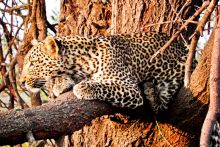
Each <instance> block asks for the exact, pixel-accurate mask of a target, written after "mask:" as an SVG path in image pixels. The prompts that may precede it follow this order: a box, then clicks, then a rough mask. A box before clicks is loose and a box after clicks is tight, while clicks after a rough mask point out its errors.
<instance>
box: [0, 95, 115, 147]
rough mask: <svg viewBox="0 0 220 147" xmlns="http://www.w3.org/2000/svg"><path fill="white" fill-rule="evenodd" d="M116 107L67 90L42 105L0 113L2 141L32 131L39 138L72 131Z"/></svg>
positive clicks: (16, 139)
mask: <svg viewBox="0 0 220 147" xmlns="http://www.w3.org/2000/svg"><path fill="white" fill-rule="evenodd" d="M117 110H119V109H116V108H113V107H112V106H110V105H108V104H107V103H104V102H100V101H82V100H81V101H80V100H77V99H75V97H74V96H73V94H71V93H65V94H63V95H62V96H60V97H59V98H58V99H56V100H55V101H53V102H49V103H47V104H45V105H42V106H39V107H35V108H32V109H24V110H19V111H10V112H7V113H3V114H0V128H1V129H0V145H5V144H18V143H22V142H25V141H27V139H26V134H27V133H28V132H29V131H32V133H33V135H34V137H35V139H36V140H39V139H45V138H56V137H59V136H61V135H63V134H71V133H72V132H74V131H77V130H79V129H81V128H82V127H83V126H85V125H88V124H90V123H91V121H92V120H93V119H94V118H96V117H100V116H102V115H105V114H113V113H114V112H116V111H117Z"/></svg>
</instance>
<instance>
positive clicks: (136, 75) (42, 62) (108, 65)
mask: <svg viewBox="0 0 220 147" xmlns="http://www.w3.org/2000/svg"><path fill="white" fill-rule="evenodd" d="M168 39H169V37H167V36H166V35H165V34H163V33H157V32H147V33H134V34H128V35H112V36H107V37H103V36H88V37H81V36H64V37H54V38H53V37H47V38H46V39H45V40H44V41H43V42H40V43H39V44H38V45H35V46H34V47H33V48H32V49H31V50H30V51H29V52H28V54H27V55H26V57H25V61H24V67H23V71H22V74H21V79H20V81H21V83H22V84H25V85H26V88H27V89H29V90H31V91H34V92H37V91H38V90H39V88H40V87H42V86H43V84H44V83H45V82H46V81H47V80H49V79H51V78H55V77H57V76H60V75H69V76H71V78H72V79H73V81H74V82H75V84H76V85H75V86H74V88H73V92H74V94H75V95H76V96H77V97H78V98H79V99H86V100H92V99H99V100H104V101H108V102H110V103H111V104H112V105H114V106H118V107H127V108H133V109H134V108H137V107H138V106H141V105H143V97H144V96H143V94H142V92H141V90H140V83H143V82H144V81H151V82H152V83H153V85H154V87H155V89H156V90H157V91H158V94H157V98H153V99H152V98H148V96H147V94H146V97H147V99H149V101H150V105H151V106H152V108H153V111H154V112H156V113H157V112H159V111H163V110H166V109H167V108H168V104H169V102H170V100H171V98H172V96H173V95H174V94H175V92H176V91H177V89H178V88H179V87H180V85H181V84H182V81H183V75H184V64H185V61H186V54H187V52H186V49H185V46H184V45H183V44H182V43H181V42H173V43H172V44H171V45H170V46H169V47H168V48H167V49H166V50H165V51H164V53H163V54H162V55H159V56H157V57H156V58H155V60H153V62H150V57H151V56H152V55H153V54H154V53H155V52H156V51H157V50H158V49H160V48H161V47H162V46H163V45H164V44H165V43H166V42H167V41H168ZM146 88H147V87H146Z"/></svg>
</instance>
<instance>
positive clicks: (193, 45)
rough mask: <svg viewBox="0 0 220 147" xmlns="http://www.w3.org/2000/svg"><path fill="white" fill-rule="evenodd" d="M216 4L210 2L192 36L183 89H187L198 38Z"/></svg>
mask: <svg viewBox="0 0 220 147" xmlns="http://www.w3.org/2000/svg"><path fill="white" fill-rule="evenodd" d="M216 4H217V0H212V1H211V2H210V4H209V6H208V8H207V10H206V12H205V14H204V15H203V17H202V19H201V20H200V21H199V23H198V26H197V28H196V30H195V33H194V34H193V37H192V41H191V44H190V48H189V54H188V58H187V60H186V68H185V77H184V85H185V87H188V86H189V83H190V76H191V66H192V63H193V58H194V57H195V54H196V46H197V43H198V40H199V37H200V36H203V29H204V27H205V25H206V23H207V21H208V19H209V18H210V16H211V14H212V12H213V10H214V8H215V6H216Z"/></svg>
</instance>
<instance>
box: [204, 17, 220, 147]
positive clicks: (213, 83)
mask: <svg viewBox="0 0 220 147" xmlns="http://www.w3.org/2000/svg"><path fill="white" fill-rule="evenodd" d="M214 31H215V38H214V45H213V49H212V56H211V65H212V66H211V69H210V103H209V110H208V113H207V115H206V118H205V121H204V123H203V126H202V132H201V137H200V147H207V146H209V145H210V143H209V141H210V137H211V132H212V129H213V125H214V123H215V121H216V117H217V114H218V108H219V104H220V102H219V101H220V91H219V87H220V73H219V71H220V21H218V22H217V25H216V28H215V30H214Z"/></svg>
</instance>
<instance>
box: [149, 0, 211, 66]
mask: <svg viewBox="0 0 220 147" xmlns="http://www.w3.org/2000/svg"><path fill="white" fill-rule="evenodd" d="M209 3H210V2H208V1H207V2H205V4H204V5H203V6H202V7H200V8H199V9H198V10H197V11H196V12H195V13H194V14H193V16H191V17H190V18H189V19H188V20H187V21H186V22H185V23H184V24H183V25H182V26H181V27H180V29H179V31H177V32H176V33H175V34H174V35H173V36H172V37H171V38H170V40H169V41H168V42H167V43H166V44H165V45H164V46H163V47H162V48H160V49H159V50H158V51H157V52H156V53H155V54H153V56H152V57H151V59H150V61H151V62H152V61H153V60H154V58H155V57H157V55H158V54H161V53H163V52H164V50H165V49H166V48H167V47H168V46H170V44H171V43H172V42H173V41H174V40H175V39H176V38H177V37H178V36H179V34H180V33H181V32H182V31H183V30H184V29H185V28H186V27H187V26H188V24H189V23H190V22H191V21H193V20H194V19H195V18H196V17H197V16H198V15H199V14H201V13H202V11H203V10H205V9H206V7H207V6H208V5H209Z"/></svg>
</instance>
